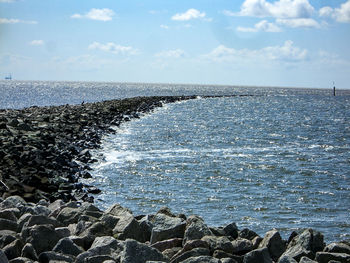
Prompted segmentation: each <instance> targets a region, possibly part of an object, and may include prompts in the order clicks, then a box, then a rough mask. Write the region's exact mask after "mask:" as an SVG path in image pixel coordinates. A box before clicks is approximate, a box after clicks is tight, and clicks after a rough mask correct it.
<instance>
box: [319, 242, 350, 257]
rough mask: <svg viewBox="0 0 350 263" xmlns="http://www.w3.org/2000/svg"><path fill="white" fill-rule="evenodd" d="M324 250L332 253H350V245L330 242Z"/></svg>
mask: <svg viewBox="0 0 350 263" xmlns="http://www.w3.org/2000/svg"><path fill="white" fill-rule="evenodd" d="M323 251H324V252H330V253H346V254H349V255H350V246H349V245H347V244H345V243H341V242H337V243H330V244H328V245H327V246H326V247H325V248H324V250H323Z"/></svg>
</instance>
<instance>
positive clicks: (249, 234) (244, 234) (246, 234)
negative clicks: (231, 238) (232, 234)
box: [238, 228, 259, 240]
mask: <svg viewBox="0 0 350 263" xmlns="http://www.w3.org/2000/svg"><path fill="white" fill-rule="evenodd" d="M238 236H239V237H240V238H245V239H249V240H253V239H254V238H255V237H257V236H259V235H258V234H257V233H255V232H254V231H252V230H250V229H248V228H244V229H242V230H241V231H239V233H238Z"/></svg>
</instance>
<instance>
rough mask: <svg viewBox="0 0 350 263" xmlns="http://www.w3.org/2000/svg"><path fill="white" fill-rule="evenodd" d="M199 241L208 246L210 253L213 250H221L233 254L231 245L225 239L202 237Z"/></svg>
mask: <svg viewBox="0 0 350 263" xmlns="http://www.w3.org/2000/svg"><path fill="white" fill-rule="evenodd" d="M201 240H203V241H205V242H207V243H208V244H209V249H210V252H211V253H213V252H214V251H215V250H222V251H225V252H227V253H230V254H232V253H233V245H232V243H231V241H230V240H229V239H228V238H227V237H217V236H204V237H202V239H201Z"/></svg>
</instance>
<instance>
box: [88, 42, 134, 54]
mask: <svg viewBox="0 0 350 263" xmlns="http://www.w3.org/2000/svg"><path fill="white" fill-rule="evenodd" d="M88 48H89V49H92V50H93V49H97V50H101V51H105V52H110V53H113V54H116V55H119V54H124V55H136V54H137V53H138V50H137V49H135V48H133V47H129V46H121V45H117V44H115V43H113V42H108V43H106V44H102V43H99V42H93V43H92V44H90V45H89V47H88Z"/></svg>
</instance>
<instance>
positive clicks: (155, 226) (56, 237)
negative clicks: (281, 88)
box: [0, 196, 350, 263]
mask: <svg viewBox="0 0 350 263" xmlns="http://www.w3.org/2000/svg"><path fill="white" fill-rule="evenodd" d="M0 211H2V213H0V219H1V220H0V227H1V230H0V262H1V263H7V262H10V263H20V262H21V263H22V262H23V263H31V262H33V263H36V262H39V263H48V262H51V263H54V262H61V263H64V262H69V263H73V262H75V263H103V262H105V263H125V262H130V263H139V262H140V263H146V262H149V263H150V262H158V263H159V262H171V263H177V262H178V263H180V262H216V263H264V262H266V263H267V262H269V263H273V262H275V263H288V262H290V263H295V262H299V263H300V262H301V263H306V262H310V263H311V262H319V263H328V262H341V263H343V262H350V243H349V242H346V241H343V242H334V243H330V244H328V245H326V244H324V242H323V235H322V234H321V233H320V232H317V231H314V230H313V229H305V230H303V231H300V232H299V233H296V232H294V233H293V234H292V238H290V240H289V242H288V241H286V240H283V239H282V238H281V236H280V234H279V232H278V231H277V230H276V229H273V230H271V231H269V232H267V233H266V234H265V236H264V238H262V237H260V236H259V235H257V234H256V233H255V232H253V231H251V230H248V229H242V230H241V231H240V230H239V229H238V228H237V226H236V224H234V223H231V224H229V225H227V226H222V227H209V226H208V225H207V224H206V223H205V221H204V220H203V219H202V218H200V217H199V216H193V215H191V216H188V217H187V216H185V215H182V214H181V215H175V214H173V213H171V211H170V209H168V208H162V209H160V210H159V211H158V212H156V213H155V214H150V215H137V216H135V215H134V214H133V213H132V211H130V210H129V209H127V208H124V207H122V206H121V205H120V204H114V205H112V206H111V207H110V208H108V209H106V210H105V211H101V210H100V209H99V208H97V207H96V206H94V205H93V204H91V203H88V202H83V201H69V202H64V201H62V200H56V201H55V202H53V203H49V202H47V201H45V200H40V201H39V202H36V203H34V202H27V201H25V200H24V199H23V198H22V197H20V196H11V197H8V198H6V199H0ZM8 211H10V212H8ZM8 221H9V222H11V223H9V222H8ZM14 226H16V227H14ZM225 230H226V231H225ZM247 233H250V234H247Z"/></svg>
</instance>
